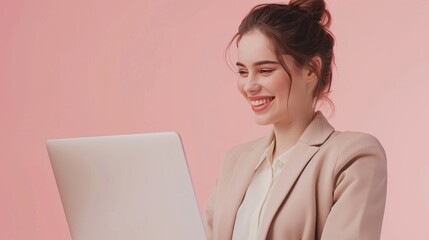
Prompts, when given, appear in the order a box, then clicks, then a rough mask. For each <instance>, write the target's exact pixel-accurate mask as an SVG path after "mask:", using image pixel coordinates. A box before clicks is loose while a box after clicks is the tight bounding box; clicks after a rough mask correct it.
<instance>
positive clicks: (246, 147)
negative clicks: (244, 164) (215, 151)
mask: <svg viewBox="0 0 429 240" xmlns="http://www.w3.org/2000/svg"><path fill="white" fill-rule="evenodd" d="M267 141H269V136H265V137H259V138H257V139H253V140H251V141H247V142H244V143H241V144H238V145H235V146H233V147H231V148H230V149H229V150H228V151H227V152H226V154H225V157H226V158H228V157H233V156H236V155H239V154H241V153H243V152H247V151H251V150H253V149H255V148H258V147H261V146H264V145H266V143H267Z"/></svg>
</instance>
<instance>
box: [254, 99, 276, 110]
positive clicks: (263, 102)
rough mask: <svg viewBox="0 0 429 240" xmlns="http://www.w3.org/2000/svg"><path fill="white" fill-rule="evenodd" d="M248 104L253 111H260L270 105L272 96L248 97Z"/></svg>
mask: <svg viewBox="0 0 429 240" xmlns="http://www.w3.org/2000/svg"><path fill="white" fill-rule="evenodd" d="M249 100H250V105H251V106H252V110H253V111H254V112H261V111H263V110H264V109H266V108H267V107H268V106H270V104H271V102H272V101H273V100H274V97H249Z"/></svg>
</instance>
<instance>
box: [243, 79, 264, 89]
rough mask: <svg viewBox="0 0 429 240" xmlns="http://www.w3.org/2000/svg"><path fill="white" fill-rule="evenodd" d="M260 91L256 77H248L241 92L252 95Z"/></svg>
mask: <svg viewBox="0 0 429 240" xmlns="http://www.w3.org/2000/svg"><path fill="white" fill-rule="evenodd" d="M260 89H261V85H259V83H258V79H257V76H250V75H249V76H248V77H247V79H246V81H245V83H244V86H243V90H244V91H245V92H247V93H254V92H257V91H259V90H260Z"/></svg>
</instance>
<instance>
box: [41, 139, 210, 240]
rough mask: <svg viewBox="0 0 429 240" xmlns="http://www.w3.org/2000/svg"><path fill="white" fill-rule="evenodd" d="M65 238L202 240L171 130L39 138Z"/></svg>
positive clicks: (198, 216) (185, 171)
mask: <svg viewBox="0 0 429 240" xmlns="http://www.w3.org/2000/svg"><path fill="white" fill-rule="evenodd" d="M47 149H48V153H49V158H50V160H51V165H52V169H53V172H54V176H55V180H56V183H57V186H58V190H59V193H60V197H61V201H62V204H63V208H64V212H65V215H66V218H67V222H68V225H69V229H70V234H71V236H72V239H73V240H119V239H127V240H133V239H148V240H152V239H154V240H157V239H161V240H164V239H165V240H170V239H184V240H185V239H186V240H190V239H192V240H198V239H206V236H205V233H204V227H203V223H202V219H201V214H200V211H199V208H198V203H197V199H196V196H195V193H194V189H193V185H192V181H191V177H190V175H189V171H188V166H187V162H186V158H185V154H184V151H183V147H182V142H181V139H180V136H179V135H178V134H177V133H176V132H160V133H144V134H131V135H116V136H102V137H85V138H68V139H51V140H48V141H47Z"/></svg>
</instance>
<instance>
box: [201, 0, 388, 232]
mask: <svg viewBox="0 0 429 240" xmlns="http://www.w3.org/2000/svg"><path fill="white" fill-rule="evenodd" d="M329 23H330V14H329V12H328V11H327V10H326V8H325V2H324V1H323V0H296V1H291V2H290V3H289V4H261V5H257V6H256V7H254V8H253V9H252V10H251V11H250V13H249V14H248V15H247V16H246V17H245V18H244V19H243V21H242V23H241V25H240V27H239V30H238V33H237V34H236V35H235V36H234V38H233V40H232V41H234V40H235V39H236V41H237V48H238V62H237V63H236V66H237V68H238V75H239V76H238V81H237V88H238V90H239V91H240V93H241V94H242V95H243V96H244V98H245V99H246V101H247V102H248V103H249V104H250V106H251V109H252V110H253V112H254V115H255V120H256V122H257V123H258V124H261V125H272V127H273V131H272V133H271V134H270V135H269V136H267V137H264V138H261V139H257V140H254V141H251V142H248V143H244V144H241V145H239V146H236V147H234V148H232V149H231V150H230V151H229V152H228V153H227V154H226V156H225V160H224V164H223V168H222V170H221V173H220V176H219V177H218V181H217V184H216V187H215V189H214V190H213V193H212V195H211V197H210V199H209V201H208V203H207V205H206V211H205V214H206V215H205V220H206V221H205V223H206V229H207V233H208V237H209V239H219V240H221V239H222V240H225V239H273V240H274V239H288V240H295V239H296V240H298V239H325V240H326V239H379V238H380V232H381V225H382V220H383V213H384V207H385V201H386V183H387V173H386V172H387V170H386V156H385V152H384V149H383V147H382V146H381V144H380V143H379V141H378V140H377V139H376V138H375V137H373V136H371V135H369V134H366V133H360V132H340V131H336V130H335V129H334V128H333V127H332V126H331V124H329V122H328V121H327V120H326V118H325V117H324V115H323V114H322V112H320V111H317V109H316V103H317V102H318V101H319V100H321V99H324V100H328V101H329V99H328V98H327V95H328V93H329V91H330V86H331V80H332V67H331V65H332V60H333V45H334V40H333V36H332V34H331V33H330V32H329V30H328V28H329Z"/></svg>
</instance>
